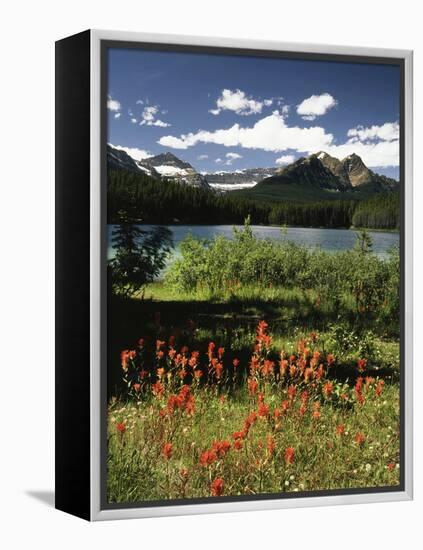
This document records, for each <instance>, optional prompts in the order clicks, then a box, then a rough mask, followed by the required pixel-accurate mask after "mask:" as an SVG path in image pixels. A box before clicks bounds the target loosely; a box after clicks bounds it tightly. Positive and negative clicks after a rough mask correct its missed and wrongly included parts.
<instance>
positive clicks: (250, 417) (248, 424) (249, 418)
mask: <svg viewBox="0 0 423 550" xmlns="http://www.w3.org/2000/svg"><path fill="white" fill-rule="evenodd" d="M256 420H257V413H255V412H251V413H250V414H249V415H248V416H247V418H246V420H245V428H246V429H247V431H248V430H249V429H250V427H251V426H252V425H253V424H254V422H255V421H256Z"/></svg>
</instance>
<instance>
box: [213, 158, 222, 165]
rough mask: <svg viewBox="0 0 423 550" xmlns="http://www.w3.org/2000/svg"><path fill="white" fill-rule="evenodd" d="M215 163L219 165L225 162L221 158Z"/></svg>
mask: <svg viewBox="0 0 423 550" xmlns="http://www.w3.org/2000/svg"><path fill="white" fill-rule="evenodd" d="M214 162H216V163H217V164H220V163H221V162H223V160H222V159H220V158H218V159H216V160H215V161H214Z"/></svg>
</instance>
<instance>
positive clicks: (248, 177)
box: [204, 168, 278, 191]
mask: <svg viewBox="0 0 423 550" xmlns="http://www.w3.org/2000/svg"><path fill="white" fill-rule="evenodd" d="M277 172H278V168H245V169H244V170H236V171H235V172H229V171H225V170H222V171H220V172H213V173H210V174H207V173H206V174H204V176H205V178H206V179H207V181H208V183H209V185H210V186H211V187H213V189H216V190H218V191H234V190H236V189H243V188H244V189H248V188H250V187H254V185H256V184H257V183H258V182H259V181H261V180H263V179H265V178H269V177H271V176H274V175H276V174H277Z"/></svg>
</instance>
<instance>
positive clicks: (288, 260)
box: [166, 222, 399, 322]
mask: <svg viewBox="0 0 423 550" xmlns="http://www.w3.org/2000/svg"><path fill="white" fill-rule="evenodd" d="M180 252H181V257H180V258H178V259H177V260H176V261H175V262H174V263H173V264H172V265H171V266H170V267H169V269H168V271H167V273H166V283H167V284H169V285H171V286H173V287H174V288H175V289H176V290H180V291H183V292H197V291H200V290H201V291H202V292H204V291H206V292H208V293H209V295H214V296H216V295H221V296H222V295H225V294H227V293H228V289H233V288H238V289H241V288H242V287H246V286H248V285H249V286H252V285H254V286H256V287H258V288H260V287H262V288H269V287H272V286H274V287H279V288H285V289H294V288H297V289H300V290H301V291H303V292H310V291H313V292H314V295H317V300H318V303H319V304H322V307H323V306H324V305H325V304H326V303H330V304H331V306H332V308H337V307H340V305H341V303H343V302H344V303H346V304H348V305H349V306H350V307H351V309H353V310H354V311H355V312H356V314H357V315H358V316H369V315H371V316H373V317H375V318H376V317H377V318H383V319H389V320H390V321H392V322H395V321H398V316H399V250H398V249H396V250H392V251H391V253H390V255H389V257H388V258H387V259H381V258H379V257H377V256H376V255H374V254H373V253H371V243H370V245H369V246H367V247H360V246H357V247H355V248H354V249H353V250H349V251H344V252H338V253H329V252H325V251H322V250H320V249H315V250H310V249H308V248H306V247H305V246H300V245H297V244H294V243H292V242H289V241H286V240H284V239H282V238H281V240H280V241H274V240H270V239H258V238H257V237H255V236H254V235H253V233H252V230H251V228H250V226H249V224H248V222H247V223H246V225H245V227H244V229H242V230H239V229H236V228H234V236H233V239H227V238H225V237H222V236H220V237H215V238H214V239H212V240H201V239H197V238H195V237H193V236H192V235H190V236H188V237H187V238H186V239H185V240H184V241H183V242H182V243H181V245H180Z"/></svg>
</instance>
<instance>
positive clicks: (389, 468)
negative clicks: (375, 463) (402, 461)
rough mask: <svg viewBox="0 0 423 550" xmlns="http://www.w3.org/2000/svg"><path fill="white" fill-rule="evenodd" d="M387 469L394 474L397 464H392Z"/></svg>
mask: <svg viewBox="0 0 423 550" xmlns="http://www.w3.org/2000/svg"><path fill="white" fill-rule="evenodd" d="M386 467H387V468H388V470H389V471H390V472H392V470H393V469H394V468H395V464H394V463H393V462H390V463H389V464H388V465H387V466H386Z"/></svg>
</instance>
